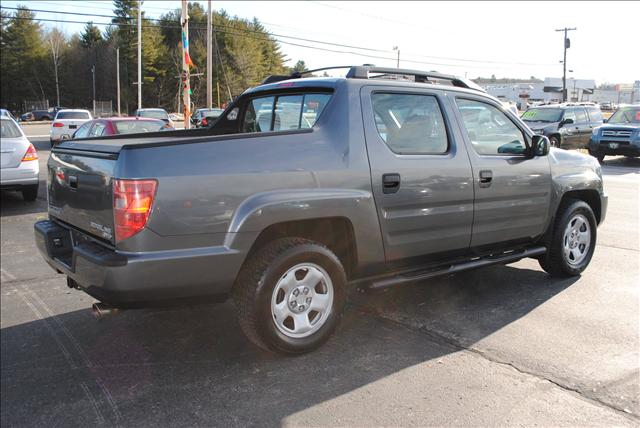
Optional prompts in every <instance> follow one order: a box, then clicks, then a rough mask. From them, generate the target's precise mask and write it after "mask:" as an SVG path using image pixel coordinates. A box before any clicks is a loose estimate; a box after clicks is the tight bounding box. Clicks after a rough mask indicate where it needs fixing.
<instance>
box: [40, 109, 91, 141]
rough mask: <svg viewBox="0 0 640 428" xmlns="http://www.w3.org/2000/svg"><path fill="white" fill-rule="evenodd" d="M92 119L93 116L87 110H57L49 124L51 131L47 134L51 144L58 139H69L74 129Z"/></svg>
mask: <svg viewBox="0 0 640 428" xmlns="http://www.w3.org/2000/svg"><path fill="white" fill-rule="evenodd" d="M92 119H93V117H92V116H91V113H89V110H78V109H73V110H71V109H64V110H59V111H58V113H57V114H56V117H55V119H53V123H52V124H51V132H50V134H49V135H50V137H49V140H50V141H51V145H52V146H53V145H55V144H57V143H59V142H60V141H63V140H69V139H71V136H72V135H73V133H74V132H76V129H78V128H79V127H80V126H82V125H83V124H84V123H85V122H88V121H90V120H92Z"/></svg>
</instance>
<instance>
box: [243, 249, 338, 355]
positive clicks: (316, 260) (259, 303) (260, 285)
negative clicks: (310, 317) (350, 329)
mask: <svg viewBox="0 0 640 428" xmlns="http://www.w3.org/2000/svg"><path fill="white" fill-rule="evenodd" d="M300 263H313V264H316V265H318V266H320V267H322V268H323V269H324V270H325V271H326V273H327V274H328V275H329V277H330V279H331V282H332V284H333V304H332V306H331V310H330V311H329V315H328V316H327V318H326V321H324V324H322V326H321V327H320V328H319V329H318V330H317V331H316V332H314V333H313V334H311V335H310V336H306V337H300V338H294V337H289V336H287V335H285V334H284V333H283V332H282V331H280V330H279V329H278V327H277V326H276V322H275V321H274V317H273V316H272V312H271V299H272V295H273V292H274V289H275V287H276V285H277V283H278V281H279V280H280V278H282V276H283V275H285V273H286V272H287V271H288V270H289V269H291V268H292V267H294V266H295V265H297V264H300ZM346 284H347V276H346V274H345V271H344V268H343V266H342V263H341V262H340V260H339V259H338V257H336V255H335V254H333V252H331V250H329V249H328V248H327V247H325V246H324V245H322V244H320V243H317V242H313V241H309V240H307V239H301V238H280V239H277V240H275V241H273V242H271V243H269V244H267V245H265V246H264V247H262V248H260V249H259V250H257V251H256V252H255V253H253V254H250V255H249V258H248V259H247V261H246V262H245V264H244V265H243V267H242V269H241V270H240V273H239V274H238V278H237V279H236V282H235V284H234V287H233V291H232V295H233V300H234V302H235V306H236V311H237V315H238V320H239V322H240V327H241V328H242V331H243V332H244V334H245V335H246V336H247V337H248V338H249V340H251V342H253V343H254V344H255V345H257V346H259V347H260V348H263V349H266V350H270V351H276V352H281V353H286V354H301V353H305V352H309V351H312V350H314V349H316V348H318V347H319V346H320V345H322V344H323V343H324V342H326V341H327V339H329V337H330V336H331V334H332V333H333V331H334V330H335V329H336V327H337V326H338V324H339V322H340V319H341V318H342V312H343V309H344V305H345V303H346V299H347V296H346Z"/></svg>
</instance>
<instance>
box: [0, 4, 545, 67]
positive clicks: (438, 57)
mask: <svg viewBox="0 0 640 428" xmlns="http://www.w3.org/2000/svg"><path fill="white" fill-rule="evenodd" d="M318 4H322V3H318ZM323 5H324V4H323ZM325 6H328V5H325ZM331 7H333V6H331ZM2 8H3V9H10V10H18V8H12V7H4V6H2ZM336 8H337V7H336ZM30 10H31V11H33V12H41V13H55V14H64V15H78V16H91V17H101V18H112V19H114V18H120V17H117V16H115V15H101V14H91V13H81V12H62V11H60V12H58V11H52V10H44V9H30ZM125 19H134V18H132V17H131V18H125ZM144 19H146V20H147V21H155V22H162V23H165V22H167V21H166V19H162V18H144ZM100 25H105V24H100ZM216 27H223V28H229V29H232V30H240V31H245V32H249V33H257V34H264V33H263V32H261V31H257V30H251V29H245V28H236V27H233V26H229V25H223V24H219V25H217V26H216ZM192 29H194V30H197V29H206V27H192ZM269 35H271V36H273V37H281V38H285V39H291V40H298V41H303V42H310V43H317V44H323V45H327V46H335V47H341V48H347V49H358V50H363V51H368V52H378V53H392V51H390V50H383V49H375V48H368V47H363V46H353V45H346V44H342V43H332V42H325V41H321V40H315V39H308V38H303V37H294V36H287V35H284V34H276V33H269ZM283 43H286V42H283ZM289 44H291V45H294V46H298V45H296V44H293V43H289ZM328 51H329V52H335V51H332V50H328ZM349 53H351V52H349ZM405 55H408V56H409V57H417V58H426V59H437V60H445V61H459V62H470V63H476V64H498V65H501V64H503V65H522V66H535V67H540V66H543V67H547V66H551V65H555V64H542V63H526V62H503V61H492V60H476V59H466V58H455V57H440V56H432V55H422V54H415V53H405ZM371 58H375V57H374V56H371ZM380 59H386V58H380ZM409 62H413V63H415V64H429V65H442V66H452V67H467V68H486V67H472V66H467V65H465V66H463V65H458V64H448V63H438V62H421V61H409ZM501 68H509V67H501Z"/></svg>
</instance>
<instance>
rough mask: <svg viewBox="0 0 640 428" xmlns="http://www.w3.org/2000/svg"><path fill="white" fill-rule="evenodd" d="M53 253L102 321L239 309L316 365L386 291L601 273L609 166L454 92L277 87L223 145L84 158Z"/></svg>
mask: <svg viewBox="0 0 640 428" xmlns="http://www.w3.org/2000/svg"><path fill="white" fill-rule="evenodd" d="M48 203H49V220H46V221H40V222H38V223H36V224H35V237H36V243H37V246H38V248H39V250H40V252H41V253H42V255H43V256H44V258H45V259H46V261H47V262H48V263H49V264H50V265H51V267H52V268H53V269H55V270H57V271H58V272H60V273H63V274H65V275H67V277H68V285H69V286H70V287H73V288H77V289H80V290H82V291H84V292H86V293H88V294H90V295H91V296H93V297H94V298H96V299H98V300H99V301H100V303H98V304H97V306H96V308H97V309H96V308H94V310H97V311H104V310H109V309H110V308H117V309H123V308H136V307H148V306H153V305H163V304H167V303H176V302H183V301H187V302H188V301H192V300H194V299H195V300H197V301H201V300H204V299H205V298H212V299H216V298H220V297H226V296H231V297H233V299H234V301H235V304H236V307H237V313H238V317H239V321H240V324H241V327H242V329H243V331H244V333H245V334H246V335H247V336H248V337H249V338H250V339H251V340H252V341H253V342H254V343H255V344H257V345H258V346H260V347H262V348H265V349H270V350H275V351H279V352H284V353H301V352H306V351H309V350H311V349H314V348H316V347H318V346H319V345H321V344H322V343H323V342H324V341H325V340H327V339H328V337H329V336H330V335H331V333H332V332H333V331H334V329H335V328H336V326H337V324H338V322H339V320H340V318H341V313H342V310H343V307H344V305H345V302H346V298H347V294H348V291H349V289H350V288H353V287H358V288H360V289H364V290H375V289H381V288H385V287H390V286H395V285H399V284H405V283H411V282H416V281H419V280H424V279H426V278H431V277H434V276H437V275H443V274H450V273H454V272H458V271H462V270H467V269H472V268H477V267H482V266H487V265H490V264H498V263H502V264H504V263H510V262H514V261H517V260H520V259H522V258H525V257H534V258H537V259H538V260H539V262H540V265H541V266H542V268H543V269H544V270H546V271H547V272H548V273H549V274H551V275H554V276H570V275H579V274H580V273H581V272H582V271H583V270H584V269H585V268H586V267H587V265H588V264H589V261H590V260H591V257H592V255H593V251H594V248H595V245H596V230H597V226H598V224H600V223H601V222H602V221H603V220H604V217H605V213H606V208H607V197H606V196H605V194H604V192H603V186H602V176H601V171H600V166H599V164H598V162H597V161H596V160H595V159H594V158H593V157H590V156H586V155H582V154H580V153H575V152H569V151H566V150H559V149H554V148H551V149H550V148H549V140H548V139H547V138H546V137H544V136H540V135H534V134H533V132H531V130H530V129H529V128H528V127H527V126H526V125H525V124H524V123H523V122H522V121H521V120H520V119H519V118H518V117H516V116H515V115H513V114H512V113H510V112H508V111H506V110H505V109H504V108H503V107H502V104H501V103H500V102H499V101H498V100H496V99H495V98H493V97H490V96H488V95H487V94H486V93H484V91H482V89H480V88H479V87H477V86H476V85H475V84H473V83H472V82H469V81H466V80H465V79H461V78H456V77H453V76H448V75H442V74H436V73H427V72H421V71H415V70H402V69H389V68H379V67H373V66H354V67H351V68H349V70H348V73H347V75H346V77H344V78H315V77H307V78H303V77H302V76H301V75H299V74H296V75H292V76H286V77H285V76H270V77H269V78H267V79H266V80H265V82H264V84H263V85H261V86H258V87H255V88H252V89H249V90H247V91H246V92H244V93H243V94H242V95H241V96H240V97H239V98H238V99H237V100H236V101H235V102H234V103H233V104H232V105H231V106H229V107H228V108H227V109H226V110H225V111H224V113H223V114H222V116H221V117H220V118H219V119H218V120H217V121H216V122H215V123H214V124H213V125H212V126H211V127H209V128H203V129H198V130H188V131H170V132H162V133H156V134H144V135H127V136H116V137H108V138H100V139H93V140H74V141H66V142H63V143H62V144H60V145H59V146H56V147H55V148H54V149H53V150H52V152H51V156H50V158H49V161H48Z"/></svg>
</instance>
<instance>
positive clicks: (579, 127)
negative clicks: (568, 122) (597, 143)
mask: <svg viewBox="0 0 640 428" xmlns="http://www.w3.org/2000/svg"><path fill="white" fill-rule="evenodd" d="M575 112H576V119H577V120H576V123H575V124H574V125H575V129H576V132H577V133H578V138H577V139H576V144H575V145H574V147H575V148H577V149H581V148H586V147H587V145H588V144H589V137H590V136H591V129H592V128H593V127H592V126H591V123H590V122H589V116H587V111H586V110H585V108H584V107H576V108H575Z"/></svg>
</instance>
